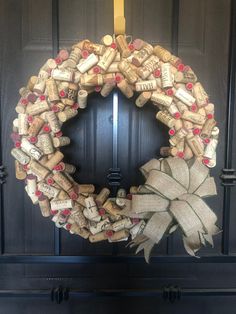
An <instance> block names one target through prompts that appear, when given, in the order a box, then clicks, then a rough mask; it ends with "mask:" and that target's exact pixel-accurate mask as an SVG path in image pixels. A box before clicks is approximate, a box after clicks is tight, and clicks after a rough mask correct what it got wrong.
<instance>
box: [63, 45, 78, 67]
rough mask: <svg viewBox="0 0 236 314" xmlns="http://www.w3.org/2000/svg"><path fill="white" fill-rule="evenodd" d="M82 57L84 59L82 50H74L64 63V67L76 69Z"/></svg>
mask: <svg viewBox="0 0 236 314" xmlns="http://www.w3.org/2000/svg"><path fill="white" fill-rule="evenodd" d="M81 57H82V54H81V49H79V48H74V49H72V50H71V53H70V55H69V57H68V59H67V60H66V61H64V66H66V67H70V68H72V69H74V68H75V67H76V65H77V64H78V62H79V60H80V59H81Z"/></svg>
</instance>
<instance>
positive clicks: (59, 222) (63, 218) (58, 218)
mask: <svg viewBox="0 0 236 314" xmlns="http://www.w3.org/2000/svg"><path fill="white" fill-rule="evenodd" d="M67 220H68V215H64V214H63V213H62V212H60V211H59V212H58V213H57V214H56V215H54V216H53V217H52V221H53V222H55V226H56V227H57V228H62V227H64V226H66V224H67Z"/></svg>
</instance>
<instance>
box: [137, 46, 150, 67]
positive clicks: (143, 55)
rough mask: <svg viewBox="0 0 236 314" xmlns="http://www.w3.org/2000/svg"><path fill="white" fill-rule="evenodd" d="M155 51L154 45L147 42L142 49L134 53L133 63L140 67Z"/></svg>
mask: <svg viewBox="0 0 236 314" xmlns="http://www.w3.org/2000/svg"><path fill="white" fill-rule="evenodd" d="M152 53H153V47H152V45H150V44H145V45H144V46H143V47H142V49H141V50H140V51H139V52H138V53H136V54H135V55H134V57H133V58H132V63H133V64H134V65H135V66H137V67H139V66H140V65H141V64H142V63H143V62H144V61H146V60H147V59H148V57H149V56H150V55H151V54H152Z"/></svg>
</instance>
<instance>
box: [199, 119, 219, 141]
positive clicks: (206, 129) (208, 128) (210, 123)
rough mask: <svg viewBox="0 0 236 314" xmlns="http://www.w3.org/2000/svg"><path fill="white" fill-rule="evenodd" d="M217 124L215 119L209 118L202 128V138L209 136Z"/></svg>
mask: <svg viewBox="0 0 236 314" xmlns="http://www.w3.org/2000/svg"><path fill="white" fill-rule="evenodd" d="M215 125H216V121H215V119H207V120H206V122H205V124H204V125H203V127H202V130H201V134H200V136H201V138H209V137H210V136H211V132H212V129H213V128H214V126H215Z"/></svg>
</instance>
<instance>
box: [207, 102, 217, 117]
mask: <svg viewBox="0 0 236 314" xmlns="http://www.w3.org/2000/svg"><path fill="white" fill-rule="evenodd" d="M204 109H205V112H206V114H209V113H210V114H212V115H213V114H214V112H215V105H214V104H212V103H209V104H207V105H206V106H205V107H204Z"/></svg>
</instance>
